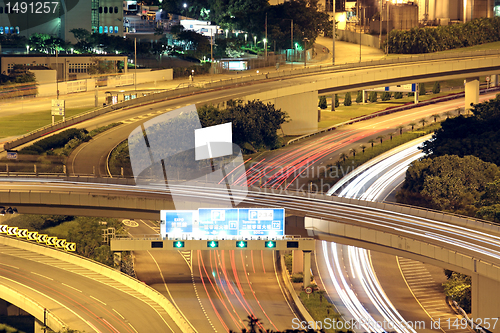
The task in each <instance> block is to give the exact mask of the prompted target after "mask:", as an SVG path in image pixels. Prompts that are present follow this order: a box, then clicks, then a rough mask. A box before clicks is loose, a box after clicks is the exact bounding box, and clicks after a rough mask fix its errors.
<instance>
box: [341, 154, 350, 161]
mask: <svg viewBox="0 0 500 333" xmlns="http://www.w3.org/2000/svg"><path fill="white" fill-rule="evenodd" d="M348 157H349V156H347V154H346V153H340V154H339V158H340V159H341V160H342V162H345V160H346V159H347V158H348Z"/></svg>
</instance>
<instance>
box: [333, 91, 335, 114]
mask: <svg viewBox="0 0 500 333" xmlns="http://www.w3.org/2000/svg"><path fill="white" fill-rule="evenodd" d="M332 111H335V94H333V95H332Z"/></svg>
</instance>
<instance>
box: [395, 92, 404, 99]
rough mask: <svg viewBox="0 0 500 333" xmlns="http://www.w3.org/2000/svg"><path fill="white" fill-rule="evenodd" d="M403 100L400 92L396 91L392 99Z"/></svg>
mask: <svg viewBox="0 0 500 333" xmlns="http://www.w3.org/2000/svg"><path fill="white" fill-rule="evenodd" d="M401 98H403V93H402V92H401V91H396V92H395V93H394V99H401Z"/></svg>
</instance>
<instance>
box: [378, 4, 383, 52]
mask: <svg viewBox="0 0 500 333" xmlns="http://www.w3.org/2000/svg"><path fill="white" fill-rule="evenodd" d="M379 14H380V15H379V20H380V34H379V37H378V47H379V48H381V47H382V0H380V11H379Z"/></svg>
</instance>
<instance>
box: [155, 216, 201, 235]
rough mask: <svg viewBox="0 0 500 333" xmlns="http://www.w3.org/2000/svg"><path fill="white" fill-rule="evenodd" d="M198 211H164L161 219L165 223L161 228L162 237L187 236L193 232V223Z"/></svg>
mask: <svg viewBox="0 0 500 333" xmlns="http://www.w3.org/2000/svg"><path fill="white" fill-rule="evenodd" d="M195 215H196V211H192V210H162V211H160V219H161V221H162V222H163V223H164V225H163V226H162V227H161V234H162V237H165V235H166V234H174V235H176V234H185V233H192V232H193V223H194V221H195V218H196V216H195Z"/></svg>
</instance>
